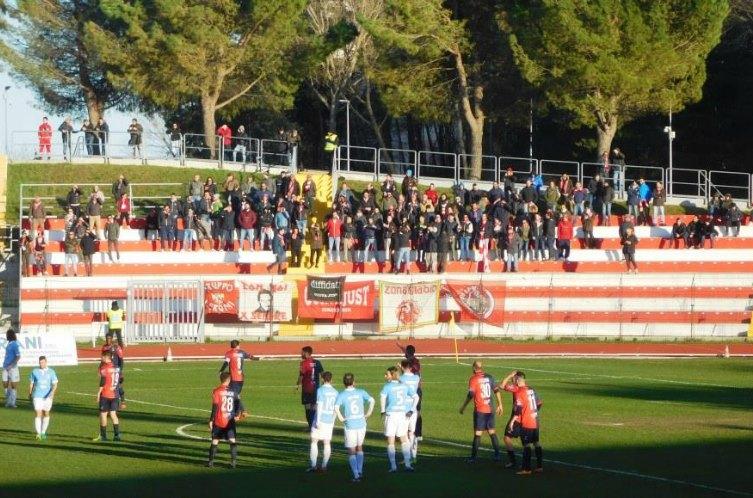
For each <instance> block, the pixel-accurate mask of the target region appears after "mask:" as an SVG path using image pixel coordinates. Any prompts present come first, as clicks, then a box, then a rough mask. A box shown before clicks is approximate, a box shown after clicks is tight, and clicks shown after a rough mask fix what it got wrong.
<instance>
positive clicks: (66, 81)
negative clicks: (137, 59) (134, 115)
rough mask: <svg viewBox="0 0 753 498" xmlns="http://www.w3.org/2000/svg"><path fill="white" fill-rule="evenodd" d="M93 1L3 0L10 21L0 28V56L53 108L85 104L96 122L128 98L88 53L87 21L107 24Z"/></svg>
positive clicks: (75, 108) (72, 109)
mask: <svg viewBox="0 0 753 498" xmlns="http://www.w3.org/2000/svg"><path fill="white" fill-rule="evenodd" d="M99 3H100V2H99V1H98V0H20V1H18V2H16V3H15V4H11V3H8V2H3V3H2V6H0V7H1V8H3V10H4V9H6V8H7V10H8V14H9V16H10V17H11V19H12V21H11V22H8V23H5V24H4V25H3V26H2V27H3V29H4V30H5V32H6V37H5V39H6V40H7V41H6V43H3V44H2V45H0V56H1V57H2V58H3V59H4V60H5V61H7V62H8V64H9V66H10V68H11V71H12V72H13V74H14V75H15V76H17V77H18V78H20V79H21V80H23V81H25V82H27V83H28V85H29V86H30V87H31V88H32V89H33V90H34V91H35V92H36V93H37V95H38V96H39V98H40V99H41V100H42V101H43V102H44V103H45V104H46V105H47V106H48V107H49V108H50V109H51V110H52V111H53V112H56V113H76V114H78V113H80V111H81V108H82V107H83V106H85V107H86V110H87V112H88V116H89V120H91V121H93V122H96V121H97V120H98V119H99V118H100V117H102V115H103V114H104V111H105V110H106V109H108V108H111V107H123V106H126V107H127V106H128V104H130V103H131V101H130V98H129V97H130V95H129V93H128V91H127V90H118V89H116V88H115V87H113V85H112V84H111V83H110V82H109V81H108V80H107V78H106V74H105V73H106V72H107V66H105V65H104V64H103V63H102V62H101V61H99V60H98V59H97V58H96V57H94V56H93V54H94V52H95V50H94V48H95V47H92V45H91V44H89V43H88V42H87V40H86V37H85V26H86V24H87V23H89V22H93V23H98V24H100V25H103V26H107V22H106V19H105V18H104V16H103V15H102V12H101V11H100V9H99Z"/></svg>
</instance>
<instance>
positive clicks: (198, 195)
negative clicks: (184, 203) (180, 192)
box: [188, 175, 204, 212]
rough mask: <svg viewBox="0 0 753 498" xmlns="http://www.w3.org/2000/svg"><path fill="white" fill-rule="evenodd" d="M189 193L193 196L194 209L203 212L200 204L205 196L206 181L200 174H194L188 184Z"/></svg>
mask: <svg viewBox="0 0 753 498" xmlns="http://www.w3.org/2000/svg"><path fill="white" fill-rule="evenodd" d="M188 194H189V195H190V196H191V197H190V199H191V203H193V208H194V210H196V211H198V212H201V209H200V208H199V205H200V204H201V201H202V199H203V198H204V183H203V182H202V181H201V177H200V176H199V175H194V177H193V180H191V182H190V183H189V184H188Z"/></svg>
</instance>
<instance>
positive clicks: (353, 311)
mask: <svg viewBox="0 0 753 498" xmlns="http://www.w3.org/2000/svg"><path fill="white" fill-rule="evenodd" d="M328 280H331V279H328ZM310 287H311V286H310V281H309V282H305V281H303V280H299V281H298V317H299V318H316V319H323V320H333V321H341V320H373V319H374V301H375V300H376V290H375V288H374V282H372V281H371V280H367V281H365V282H344V285H343V286H342V287H341V292H342V295H341V298H340V299H339V300H338V301H335V302H322V301H316V300H314V299H311V293H310Z"/></svg>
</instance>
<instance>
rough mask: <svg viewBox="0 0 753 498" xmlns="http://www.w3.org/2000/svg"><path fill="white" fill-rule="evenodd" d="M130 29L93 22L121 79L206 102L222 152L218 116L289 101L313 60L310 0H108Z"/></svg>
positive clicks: (113, 15)
mask: <svg viewBox="0 0 753 498" xmlns="http://www.w3.org/2000/svg"><path fill="white" fill-rule="evenodd" d="M101 2H102V10H103V11H104V12H105V14H106V15H107V16H108V18H109V19H110V20H111V21H112V22H117V23H122V24H123V25H124V26H126V30H125V35H124V36H118V34H117V33H115V32H113V31H110V30H106V29H103V28H102V27H101V26H98V25H96V24H95V23H89V25H88V33H89V38H90V40H92V42H93V43H94V44H96V46H97V47H99V49H100V52H99V53H100V56H101V57H102V59H103V60H105V61H107V62H108V64H109V65H110V66H111V67H115V68H118V69H113V70H111V71H110V72H109V73H108V74H109V76H110V78H111V79H112V80H113V82H114V83H115V84H117V85H118V86H119V87H122V88H131V89H133V91H134V92H136V93H137V94H138V95H140V96H142V97H143V98H145V99H147V100H148V101H150V102H153V103H154V104H156V105H159V106H164V107H177V106H178V105H181V104H184V103H186V102H189V101H191V100H198V101H200V103H201V109H202V120H203V128H204V137H205V142H206V144H207V145H208V146H209V148H210V150H211V151H212V155H214V148H215V140H214V139H215V129H216V115H217V113H218V112H221V113H222V114H223V115H224V116H226V117H231V116H233V115H234V114H235V113H237V112H238V111H239V110H241V109H243V108H249V107H252V106H254V105H258V106H260V107H265V108H273V109H278V108H286V107H290V106H291V105H292V102H293V94H294V92H295V90H296V89H297V87H298V84H299V82H300V80H301V79H302V77H303V76H302V68H303V67H304V66H305V65H307V64H310V60H309V56H310V54H309V53H308V52H307V48H308V47H309V46H310V42H311V40H310V39H309V37H308V35H309V31H307V26H306V23H305V16H304V11H305V7H306V1H305V0H266V1H249V0H185V1H181V2H171V1H163V0H101Z"/></svg>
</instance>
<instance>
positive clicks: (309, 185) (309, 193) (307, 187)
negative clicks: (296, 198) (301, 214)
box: [301, 175, 316, 206]
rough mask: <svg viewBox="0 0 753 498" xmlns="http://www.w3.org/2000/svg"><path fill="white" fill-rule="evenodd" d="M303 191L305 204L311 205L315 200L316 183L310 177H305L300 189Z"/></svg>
mask: <svg viewBox="0 0 753 498" xmlns="http://www.w3.org/2000/svg"><path fill="white" fill-rule="evenodd" d="M301 189H302V191H303V198H304V199H305V200H306V204H308V205H309V206H311V205H312V203H313V202H314V200H315V199H316V182H315V181H314V179H313V177H312V176H311V175H306V180H305V181H304V182H303V186H302V187H301Z"/></svg>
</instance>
